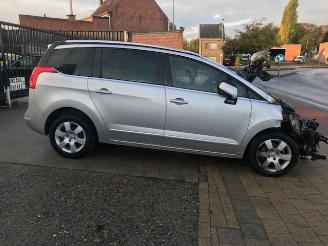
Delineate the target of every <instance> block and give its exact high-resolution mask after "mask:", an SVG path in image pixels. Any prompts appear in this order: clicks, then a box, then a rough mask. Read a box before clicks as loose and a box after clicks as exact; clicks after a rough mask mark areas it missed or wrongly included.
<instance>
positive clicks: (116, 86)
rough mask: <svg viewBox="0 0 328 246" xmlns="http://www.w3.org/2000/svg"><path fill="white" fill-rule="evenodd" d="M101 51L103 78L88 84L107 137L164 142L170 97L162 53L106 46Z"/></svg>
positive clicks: (152, 143)
mask: <svg viewBox="0 0 328 246" xmlns="http://www.w3.org/2000/svg"><path fill="white" fill-rule="evenodd" d="M98 53H99V51H98ZM100 53H101V55H100V56H101V58H100V59H101V62H100V63H101V65H100V68H101V69H100V71H99V74H100V75H99V78H90V79H89V81H88V86H89V90H90V94H91V97H92V99H93V101H94V103H95V104H96V106H97V108H98V110H99V112H100V114H101V116H102V118H103V121H104V122H105V125H106V128H107V135H108V136H107V137H108V138H109V139H110V140H111V141H120V142H126V143H138V144H140V143H141V144H150V145H161V144H163V135H164V123H165V110H166V99H165V89H164V85H163V72H162V59H161V54H159V53H155V52H150V51H141V50H132V49H123V48H122V49H118V48H102V49H101V52H100ZM97 67H98V66H97V65H96V68H97Z"/></svg>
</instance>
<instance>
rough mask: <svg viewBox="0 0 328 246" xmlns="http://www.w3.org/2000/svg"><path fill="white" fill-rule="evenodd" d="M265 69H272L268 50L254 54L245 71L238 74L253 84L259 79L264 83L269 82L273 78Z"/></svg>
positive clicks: (242, 70)
mask: <svg viewBox="0 0 328 246" xmlns="http://www.w3.org/2000/svg"><path fill="white" fill-rule="evenodd" d="M265 67H266V68H269V67H270V52H269V51H268V50H265V51H259V52H256V53H255V54H253V55H252V57H251V60H250V63H249V64H248V65H247V66H246V67H244V68H243V69H241V70H238V71H237V74H238V75H239V76H241V77H242V78H244V79H246V80H247V81H249V82H251V83H253V81H254V80H255V79H256V78H257V77H259V78H260V79H261V80H263V81H269V80H270V79H271V78H272V77H271V75H270V74H269V73H268V72H266V71H264V70H263V69H264V68H265Z"/></svg>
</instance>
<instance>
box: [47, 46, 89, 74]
mask: <svg viewBox="0 0 328 246" xmlns="http://www.w3.org/2000/svg"><path fill="white" fill-rule="evenodd" d="M94 52H95V49H94V48H67V49H58V50H56V49H55V50H53V51H52V53H51V55H50V56H49V58H48V61H47V65H48V66H50V67H53V68H54V69H56V70H57V71H59V72H61V73H64V74H68V75H77V76H87V77H89V76H91V71H92V62H93V56H94Z"/></svg>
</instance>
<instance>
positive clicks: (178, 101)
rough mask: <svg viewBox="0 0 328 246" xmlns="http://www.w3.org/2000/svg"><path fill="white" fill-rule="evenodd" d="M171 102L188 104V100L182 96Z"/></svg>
mask: <svg viewBox="0 0 328 246" xmlns="http://www.w3.org/2000/svg"><path fill="white" fill-rule="evenodd" d="M170 102H171V103H175V104H178V105H183V104H188V102H187V101H185V100H184V99H183V98H180V97H178V98H176V99H171V100H170Z"/></svg>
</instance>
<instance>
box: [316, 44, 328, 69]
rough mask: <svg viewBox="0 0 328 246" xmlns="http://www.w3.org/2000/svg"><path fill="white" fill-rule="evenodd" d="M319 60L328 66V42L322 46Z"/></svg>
mask: <svg viewBox="0 0 328 246" xmlns="http://www.w3.org/2000/svg"><path fill="white" fill-rule="evenodd" d="M318 59H319V60H320V62H321V63H325V64H328V42H326V43H321V44H320V47H319V54H318Z"/></svg>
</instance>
